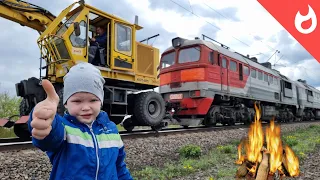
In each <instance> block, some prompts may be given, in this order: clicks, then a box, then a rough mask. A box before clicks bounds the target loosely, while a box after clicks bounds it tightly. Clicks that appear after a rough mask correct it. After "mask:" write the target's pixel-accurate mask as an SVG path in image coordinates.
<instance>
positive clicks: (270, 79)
mask: <svg viewBox="0 0 320 180" xmlns="http://www.w3.org/2000/svg"><path fill="white" fill-rule="evenodd" d="M269 82H270V84H273V77H272V76H270V75H269Z"/></svg>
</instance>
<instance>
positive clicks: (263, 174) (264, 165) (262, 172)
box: [256, 151, 269, 180]
mask: <svg viewBox="0 0 320 180" xmlns="http://www.w3.org/2000/svg"><path fill="white" fill-rule="evenodd" d="M268 174H269V155H268V152H266V151H264V152H263V155H262V161H261V163H260V164H259V168H258V172H257V177H256V180H267V178H268Z"/></svg>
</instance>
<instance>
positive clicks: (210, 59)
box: [209, 51, 215, 64]
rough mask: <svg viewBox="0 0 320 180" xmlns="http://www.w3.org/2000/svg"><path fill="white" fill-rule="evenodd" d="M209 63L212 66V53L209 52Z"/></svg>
mask: <svg viewBox="0 0 320 180" xmlns="http://www.w3.org/2000/svg"><path fill="white" fill-rule="evenodd" d="M209 62H210V64H214V63H215V62H214V58H213V51H211V52H209Z"/></svg>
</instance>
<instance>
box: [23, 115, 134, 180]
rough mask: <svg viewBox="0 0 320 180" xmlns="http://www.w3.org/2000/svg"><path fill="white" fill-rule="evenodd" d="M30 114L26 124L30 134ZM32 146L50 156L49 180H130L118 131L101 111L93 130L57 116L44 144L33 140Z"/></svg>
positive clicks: (75, 121)
mask: <svg viewBox="0 0 320 180" xmlns="http://www.w3.org/2000/svg"><path fill="white" fill-rule="evenodd" d="M32 112H33V110H32V111H31V113H30V117H29V121H28V127H29V130H30V132H31V131H32V127H31V125H30V123H31V121H32ZM32 143H33V145H34V146H36V147H38V148H39V149H41V150H42V151H45V152H46V153H47V155H48V156H49V158H50V162H51V163H52V172H51V175H50V179H52V180H55V179H59V180H71V179H74V180H75V179H77V180H80V179H86V180H91V179H92V180H101V179H103V180H113V179H126V180H127V179H132V177H131V175H130V173H129V171H128V169H127V167H126V164H125V162H124V159H125V155H126V154H125V151H124V145H123V142H122V140H121V138H120V135H119V133H118V129H117V127H116V125H115V124H114V123H113V122H112V121H110V120H109V117H108V115H107V113H106V112H104V111H101V112H100V113H99V115H98V116H97V119H96V120H95V121H94V122H93V124H92V128H89V126H87V125H85V124H83V123H80V122H79V121H78V120H77V119H76V118H75V117H73V116H71V115H70V114H68V113H65V115H64V116H63V117H61V116H60V115H58V114H56V115H55V119H54V120H53V122H52V130H51V132H50V134H49V135H48V136H47V137H46V138H44V139H43V140H37V139H35V138H32ZM97 147H98V148H97Z"/></svg>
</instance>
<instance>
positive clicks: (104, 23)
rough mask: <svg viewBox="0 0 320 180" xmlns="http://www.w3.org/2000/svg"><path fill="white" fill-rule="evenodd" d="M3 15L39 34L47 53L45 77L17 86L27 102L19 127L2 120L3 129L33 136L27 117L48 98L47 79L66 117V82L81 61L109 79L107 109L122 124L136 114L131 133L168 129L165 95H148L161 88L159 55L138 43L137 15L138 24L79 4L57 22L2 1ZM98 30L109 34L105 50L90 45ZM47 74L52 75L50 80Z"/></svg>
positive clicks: (28, 7) (38, 11)
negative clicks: (137, 129) (44, 83)
mask: <svg viewBox="0 0 320 180" xmlns="http://www.w3.org/2000/svg"><path fill="white" fill-rule="evenodd" d="M0 16H1V17H3V18H5V19H8V20H11V21H14V22H17V23H19V24H21V25H23V26H27V27H30V28H32V29H35V30H37V31H38V32H39V33H40V37H39V38H38V40H37V44H38V46H39V48H40V51H41V58H40V78H35V77H31V78H28V79H27V80H22V81H21V82H20V83H17V84H16V91H17V95H18V96H20V97H22V98H23V100H22V102H21V104H20V119H19V120H18V121H16V122H15V123H13V122H12V121H10V120H8V119H2V121H0V125H2V126H4V127H12V126H14V129H15V133H16V135H17V136H19V137H21V138H24V137H27V138H29V137H30V134H29V132H28V131H27V124H26V121H27V116H26V115H28V114H29V113H30V111H31V110H32V108H33V107H34V106H35V104H36V103H38V102H40V101H42V100H43V99H45V98H46V97H45V92H44V90H43V88H42V86H41V79H48V80H50V81H51V82H52V83H53V84H54V86H55V88H56V92H57V93H58V95H59V96H60V98H61V104H59V106H58V113H59V114H61V115H63V113H64V106H63V104H62V96H63V77H64V76H65V74H66V73H67V72H68V70H69V69H70V68H71V67H72V66H74V65H75V64H77V63H79V62H89V63H92V64H94V65H95V66H96V67H97V68H98V69H100V71H101V73H102V75H103V77H104V78H105V80H106V83H105V86H104V90H105V101H104V102H105V103H104V105H103V110H104V111H106V112H108V114H109V117H110V119H111V120H112V121H114V122H115V123H116V124H119V123H121V122H123V119H124V117H125V116H126V115H129V116H130V115H131V118H128V119H126V120H125V121H124V122H123V125H124V127H125V129H127V130H128V131H131V130H132V129H133V127H134V126H151V127H152V128H159V127H161V126H165V125H166V123H164V122H162V120H163V118H164V116H165V102H164V100H163V98H162V97H161V95H160V94H159V93H157V92H154V91H152V90H151V91H143V90H149V89H153V88H155V87H158V86H159V80H158V77H157V75H158V69H157V67H158V65H159V50H158V49H157V48H154V47H152V46H149V45H145V44H142V43H141V42H137V41H136V40H135V39H136V30H140V29H142V27H141V26H139V25H138V24H137V21H138V17H137V16H136V17H135V23H134V24H132V23H129V22H127V21H125V20H123V19H120V18H118V17H116V16H113V15H111V14H108V13H106V12H103V11H101V10H99V9H97V8H95V7H92V6H90V5H88V4H85V3H84V1H79V2H75V3H73V4H71V5H70V6H69V7H67V8H66V9H64V10H63V11H62V12H61V13H60V14H59V16H58V17H56V16H54V15H52V14H51V13H50V12H48V11H47V10H45V9H43V8H41V7H38V6H36V5H33V4H30V3H27V2H23V1H18V0H0ZM97 27H102V28H103V29H104V30H105V32H106V34H107V38H106V42H105V44H106V45H105V47H102V46H97V45H96V46H94V45H93V44H92V43H90V38H92V37H95V35H96V29H97ZM42 60H45V62H46V64H45V65H42V63H41V62H42ZM41 69H42V70H45V72H46V74H45V75H44V76H42V75H41ZM141 91H142V92H141Z"/></svg>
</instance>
